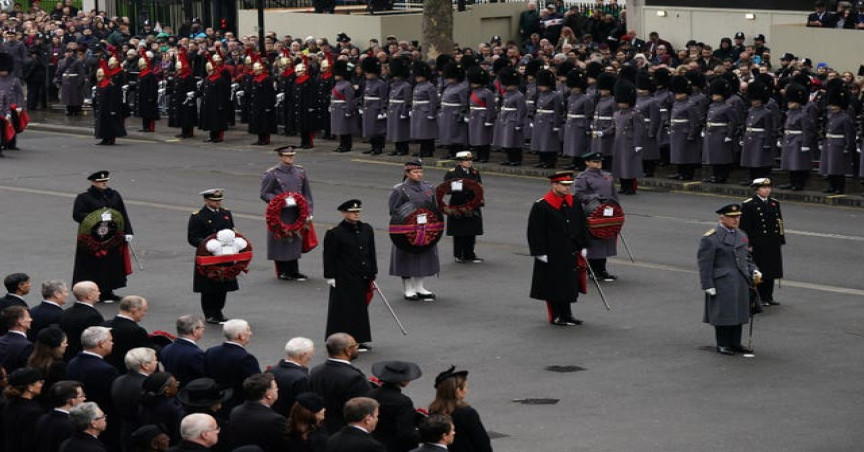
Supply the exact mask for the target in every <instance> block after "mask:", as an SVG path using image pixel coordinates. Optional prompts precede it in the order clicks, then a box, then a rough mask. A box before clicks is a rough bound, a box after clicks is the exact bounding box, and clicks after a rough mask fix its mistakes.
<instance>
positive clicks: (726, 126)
mask: <svg viewBox="0 0 864 452" xmlns="http://www.w3.org/2000/svg"><path fill="white" fill-rule="evenodd" d="M739 122H740V119H739V118H738V112H737V111H736V110H735V107H734V106H732V105H729V103H727V102H726V101H725V100H724V101H722V102H712V103H711V105H710V106H709V107H708V120H707V121H706V123H705V139H704V141H703V143H702V144H703V147H702V164H704V165H729V164H732V163H735V153H734V150H733V149H732V143H733V142H734V141H735V134H736V133H737V131H738V124H739Z"/></svg>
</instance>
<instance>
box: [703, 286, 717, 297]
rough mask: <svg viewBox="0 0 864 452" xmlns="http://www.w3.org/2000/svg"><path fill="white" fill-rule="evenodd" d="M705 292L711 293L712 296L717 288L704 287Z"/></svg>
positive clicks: (715, 293)
mask: <svg viewBox="0 0 864 452" xmlns="http://www.w3.org/2000/svg"><path fill="white" fill-rule="evenodd" d="M705 293H707V294H708V295H711V296H712V297H713V296H714V295H717V289H715V288H713V287H712V288H710V289H705Z"/></svg>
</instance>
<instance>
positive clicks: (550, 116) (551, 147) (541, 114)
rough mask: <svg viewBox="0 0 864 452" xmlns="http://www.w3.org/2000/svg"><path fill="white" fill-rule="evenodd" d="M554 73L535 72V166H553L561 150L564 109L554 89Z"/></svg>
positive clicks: (533, 142) (533, 146)
mask: <svg viewBox="0 0 864 452" xmlns="http://www.w3.org/2000/svg"><path fill="white" fill-rule="evenodd" d="M555 82H556V80H555V74H554V73H553V72H552V71H550V70H548V69H543V70H541V71H540V72H538V73H537V102H536V103H535V104H534V106H535V107H536V108H535V109H534V120H533V121H532V122H531V124H530V127H531V150H532V151H534V152H536V153H537V156H538V157H539V158H540V163H538V164H536V165H534V166H535V167H537V168H554V167H555V164H556V163H557V161H558V152H560V151H561V126H562V125H563V124H564V116H565V115H566V110H565V108H564V99H562V97H561V93H560V92H558V91H557V90H556V89H555Z"/></svg>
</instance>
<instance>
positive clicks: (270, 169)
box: [264, 165, 279, 173]
mask: <svg viewBox="0 0 864 452" xmlns="http://www.w3.org/2000/svg"><path fill="white" fill-rule="evenodd" d="M276 168H279V165H274V166H271V167H270V168H267V169H266V170H265V171H264V172H265V173H269V172H270V171H273V170H275V169H276Z"/></svg>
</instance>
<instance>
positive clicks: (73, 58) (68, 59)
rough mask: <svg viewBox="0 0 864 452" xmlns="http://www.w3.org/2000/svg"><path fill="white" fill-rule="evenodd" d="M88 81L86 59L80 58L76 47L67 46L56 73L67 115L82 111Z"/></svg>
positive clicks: (55, 82)
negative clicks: (85, 85) (85, 84)
mask: <svg viewBox="0 0 864 452" xmlns="http://www.w3.org/2000/svg"><path fill="white" fill-rule="evenodd" d="M86 81H87V72H86V69H85V67H84V61H82V60H81V59H79V58H78V56H77V55H76V54H75V51H74V49H72V48H71V47H67V48H66V53H65V54H64V57H63V59H61V60H60V62H59V63H57V71H56V72H55V75H54V84H55V85H57V86H58V87H59V88H60V100H61V101H62V102H63V104H64V105H65V106H66V116H72V115H77V114H80V113H81V106H82V105H84V83H85V82H86Z"/></svg>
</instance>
